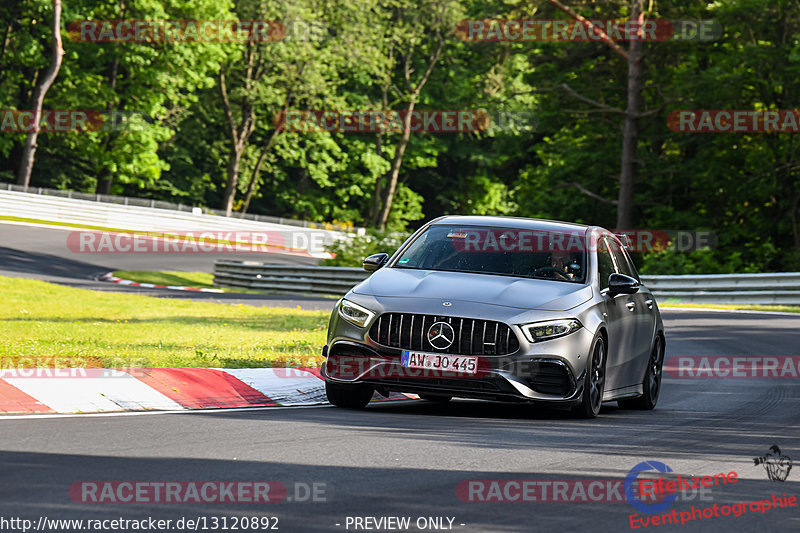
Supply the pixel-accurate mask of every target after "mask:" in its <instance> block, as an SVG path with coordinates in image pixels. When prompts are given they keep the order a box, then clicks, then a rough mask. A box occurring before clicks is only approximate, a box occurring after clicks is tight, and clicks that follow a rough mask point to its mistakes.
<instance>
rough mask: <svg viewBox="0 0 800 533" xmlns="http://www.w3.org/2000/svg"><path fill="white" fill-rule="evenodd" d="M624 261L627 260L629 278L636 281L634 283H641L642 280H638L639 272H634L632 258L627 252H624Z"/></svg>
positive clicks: (634, 266)
mask: <svg viewBox="0 0 800 533" xmlns="http://www.w3.org/2000/svg"><path fill="white" fill-rule="evenodd" d="M624 255H625V259H627V260H628V269H629V270H630V271H631V276H632V277H633V278H635V279H636V281H639V282H641V281H642V280H641V279H640V278H639V272H638V271H637V270H636V265H635V264H634V263H633V257H631V254H630V253H629V252H628V250H625V251H624Z"/></svg>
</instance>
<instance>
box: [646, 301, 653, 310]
mask: <svg viewBox="0 0 800 533" xmlns="http://www.w3.org/2000/svg"><path fill="white" fill-rule="evenodd" d="M644 303H646V304H647V308H648V309H652V308H653V300H645V301H644Z"/></svg>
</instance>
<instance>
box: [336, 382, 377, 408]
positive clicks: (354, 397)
mask: <svg viewBox="0 0 800 533" xmlns="http://www.w3.org/2000/svg"><path fill="white" fill-rule="evenodd" d="M374 392H375V390H374V389H373V388H371V387H365V386H364V385H343V384H339V383H331V382H330V381H326V382H325V394H326V395H327V396H328V401H329V402H331V403H332V404H333V405H335V406H336V407H346V408H348V409H362V408H364V407H366V406H367V404H368V403H369V401H370V400H371V399H372V394H373V393H374Z"/></svg>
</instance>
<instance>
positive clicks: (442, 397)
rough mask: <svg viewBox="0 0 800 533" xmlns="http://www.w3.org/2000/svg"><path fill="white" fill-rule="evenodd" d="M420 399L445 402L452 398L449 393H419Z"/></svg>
mask: <svg viewBox="0 0 800 533" xmlns="http://www.w3.org/2000/svg"><path fill="white" fill-rule="evenodd" d="M419 397H420V399H422V400H426V401H429V402H433V403H447V402H449V401H450V400H452V399H453V397H452V396H451V395H449V394H420V395H419Z"/></svg>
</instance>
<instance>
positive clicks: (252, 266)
mask: <svg viewBox="0 0 800 533" xmlns="http://www.w3.org/2000/svg"><path fill="white" fill-rule="evenodd" d="M368 275H369V273H368V272H366V271H365V270H364V269H362V268H351V267H315V266H295V265H290V266H287V265H270V264H265V263H258V262H254V261H227V260H221V261H217V262H216V263H215V264H214V285H216V286H218V287H231V288H237V287H238V288H244V289H255V290H262V291H270V292H281V293H289V294H297V293H315V294H338V295H341V294H344V293H346V292H347V291H349V290H350V289H351V288H352V287H353V286H355V285H357V284H358V283H360V282H361V281H363V280H364V279H366V278H367V276H368Z"/></svg>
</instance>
